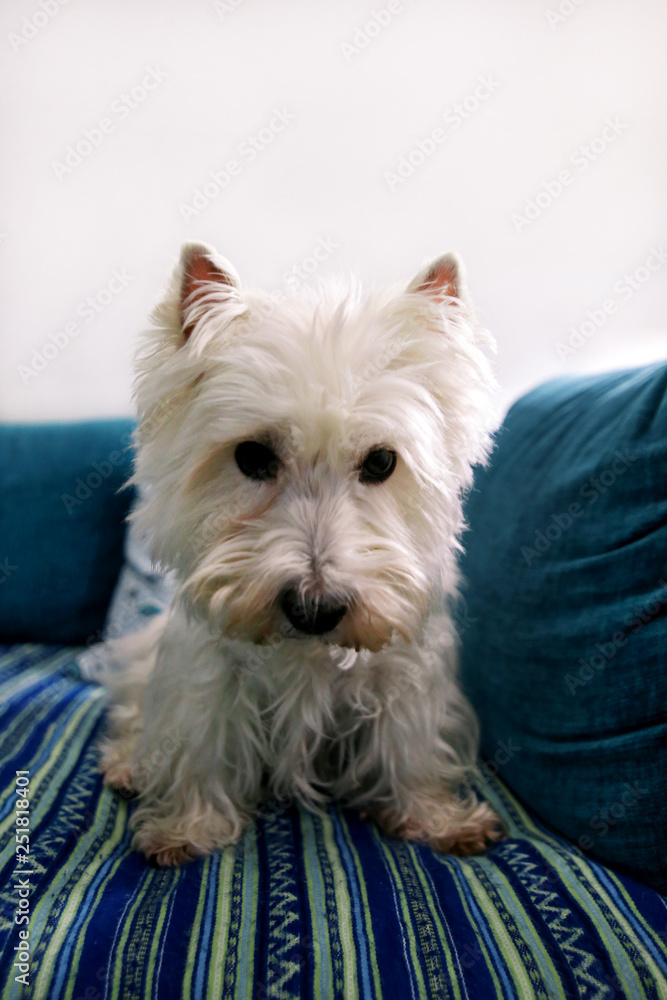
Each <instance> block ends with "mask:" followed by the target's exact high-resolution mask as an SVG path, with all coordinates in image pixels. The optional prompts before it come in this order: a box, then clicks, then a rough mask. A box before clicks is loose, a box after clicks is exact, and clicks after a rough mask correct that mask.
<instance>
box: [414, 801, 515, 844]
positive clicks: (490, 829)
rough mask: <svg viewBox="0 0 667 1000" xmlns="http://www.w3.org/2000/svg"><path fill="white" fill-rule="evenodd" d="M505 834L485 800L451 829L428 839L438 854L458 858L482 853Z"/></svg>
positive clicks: (499, 821) (498, 818) (497, 817)
mask: <svg viewBox="0 0 667 1000" xmlns="http://www.w3.org/2000/svg"><path fill="white" fill-rule="evenodd" d="M504 836H505V831H504V830H503V825H502V822H501V820H500V817H499V816H498V815H497V814H496V813H494V811H493V809H491V807H490V806H489V805H487V804H486V802H480V803H479V805H478V806H477V807H476V809H475V810H474V812H472V813H471V815H470V816H469V817H467V818H466V819H465V820H463V821H462V822H461V823H460V824H459V825H458V826H455V827H454V829H452V830H451V831H447V833H446V834H444V835H442V836H435V837H431V838H430V839H429V841H428V843H429V844H430V846H431V847H432V848H433V850H434V851H438V853H440V854H454V855H456V856H457V857H459V858H465V857H470V856H471V855H474V854H483V853H484V852H485V851H486V850H487V849H488V848H489V847H490V846H491V845H492V844H494V843H496V842H497V841H499V840H502V839H503V838H504Z"/></svg>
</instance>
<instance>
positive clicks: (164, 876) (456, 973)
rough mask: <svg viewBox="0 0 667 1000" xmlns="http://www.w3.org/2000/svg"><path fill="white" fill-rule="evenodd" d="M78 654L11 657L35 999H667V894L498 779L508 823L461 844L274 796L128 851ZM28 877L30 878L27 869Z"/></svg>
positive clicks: (2, 691)
mask: <svg viewBox="0 0 667 1000" xmlns="http://www.w3.org/2000/svg"><path fill="white" fill-rule="evenodd" d="M75 652H76V651H74V650H67V649H57V648H53V647H50V648H49V647H39V646H34V645H29V646H15V647H11V648H5V649H4V651H3V655H2V656H1V657H0V706H2V707H1V709H0V734H1V736H2V742H1V747H2V749H1V753H0V757H1V759H2V773H1V775H0V778H1V789H2V798H1V800H0V803H1V804H0V810H1V811H0V817H1V820H0V821H1V823H2V830H3V836H2V841H1V843H2V853H1V854H0V861H1V863H2V876H1V882H0V884H1V885H2V906H1V909H0V916H1V919H2V923H1V924H0V945H1V950H0V997H2V998H3V1000H4V998H9V997H19V996H29V997H31V998H34V1000H65V998H67V1000H80V998H86V1000H102V998H104V1000H112V998H128V1000H142V998H146V1000H148V998H159V1000H170V998H174V1000H181V998H205V997H209V998H212V1000H219V998H232V997H234V998H236V997H239V998H241V997H243V998H247V1000H251V998H252V1000H257V998H266V997H274V998H282V1000H291V998H295V1000H296V998H312V1000H352V998H355V997H360V998H364V1000H372V998H376V997H385V998H392V1000H393V998H395V1000H409V998H425V1000H432V998H438V1000H440V998H450V997H451V998H456V1000H459V998H461V1000H495V998H498V1000H531V998H540V1000H547V998H549V1000H550V998H565V997H573V998H580V1000H610V998H632V1000H641V998H644V997H651V998H660V997H662V998H664V997H667V946H666V942H667V905H666V904H665V901H664V900H663V899H661V898H660V897H659V896H658V895H657V894H656V893H654V892H652V891H651V890H649V889H646V888H643V887H642V886H640V885H638V884H637V883H635V882H633V881H631V880H630V879H626V878H623V877H618V876H616V875H613V874H611V873H610V872H608V871H606V870H605V869H604V868H603V867H601V866H599V865H597V864H595V863H592V862H590V861H588V860H586V859H585V858H584V857H582V856H581V854H580V853H579V852H577V851H576V850H574V849H572V847H570V846H568V845H567V844H566V843H565V842H564V841H563V840H561V839H559V838H558V837H555V836H553V835H551V834H549V833H547V832H546V831H545V830H544V829H543V828H542V827H541V826H540V825H539V824H538V823H536V822H535V821H534V820H533V819H532V818H531V816H530V815H529V814H528V813H527V812H526V811H525V810H524V809H523V808H522V807H521V806H520V805H518V803H517V802H516V801H515V800H514V799H513V798H512V797H511V795H509V794H508V792H507V791H505V789H504V788H503V786H502V784H501V783H500V782H499V781H498V780H497V779H489V781H488V784H487V785H486V786H485V789H484V792H485V795H486V796H487V798H488V799H489V800H490V801H491V802H492V803H493V804H494V805H495V806H496V808H497V809H498V810H499V811H500V812H501V814H502V815H503V817H504V818H505V820H506V822H507V825H508V828H509V837H508V839H507V840H506V841H505V842H504V843H502V844H500V845H498V846H497V847H496V848H495V849H494V850H493V851H492V852H491V853H490V854H489V855H488V856H487V857H483V858H478V859H470V860H458V859H453V858H444V857H441V856H439V855H436V854H434V853H433V852H432V851H431V850H429V849H428V848H425V847H416V846H411V845H406V844H403V843H400V842H398V841H395V840H391V839H389V838H386V837H384V836H382V835H381V834H380V833H379V832H378V830H377V829H376V827H375V826H374V825H372V824H370V823H364V822H362V821H361V820H360V819H359V817H358V815H356V814H354V813H352V812H348V811H344V810H340V809H338V808H335V807H331V808H330V809H329V810H328V812H326V813H325V814H324V815H322V816H313V815H311V814H309V813H307V812H303V811H300V810H297V809H296V808H294V807H288V808H285V807H284V805H285V804H282V806H281V807H278V808H276V809H275V811H274V810H272V809H271V808H265V810H264V814H263V816H262V817H261V818H260V820H259V822H258V823H257V825H256V826H255V827H253V828H252V829H250V830H249V831H248V832H247V833H246V835H245V836H244V838H243V840H242V841H241V842H240V843H239V844H238V845H237V846H236V847H232V848H228V849H227V850H225V851H224V852H221V853H218V854H216V855H214V856H212V857H210V858H207V859H201V860H199V861H197V862H194V863H193V864H191V865H188V866H186V867H184V868H182V869H178V870H173V869H168V870H159V869H155V868H152V867H150V866H149V865H148V864H147V863H146V862H145V861H144V860H143V859H142V858H141V857H140V856H139V855H137V854H135V853H131V852H130V850H129V842H130V831H129V829H128V825H127V820H128V814H129V811H130V810H131V808H132V806H131V804H128V803H127V802H126V801H124V800H122V799H120V798H118V797H117V796H115V795H113V794H112V793H111V792H110V791H108V790H103V789H102V785H101V778H100V775H99V774H98V773H97V766H96V765H97V755H96V751H95V743H96V740H97V739H98V737H99V734H100V727H101V719H102V712H103V702H104V694H103V691H102V690H101V689H100V688H99V687H96V686H94V685H89V684H84V683H82V682H81V681H80V679H79V675H78V671H77V670H76V667H75V666H74V660H73V656H74V653H75ZM17 769H18V770H22V771H29V780H30V785H29V788H30V792H31V799H30V802H31V804H30V807H29V812H30V838H31V839H30V846H31V853H30V856H29V862H30V871H31V872H32V873H33V874H31V875H30V876H29V879H28V881H29V883H30V887H31V895H30V897H29V902H30V924H29V931H30V938H29V944H30V950H31V955H32V959H31V972H30V986H29V988H27V989H26V990H25V991H24V992H23V993H20V992H19V988H18V986H17V984H16V983H15V982H14V975H15V974H16V970H14V969H13V968H12V963H13V962H14V961H15V960H16V952H15V951H14V948H15V946H16V945H17V944H18V943H19V940H18V928H17V926H15V925H14V924H13V923H12V921H13V915H14V911H15V909H16V907H17V902H18V898H17V890H16V889H15V888H14V886H15V885H16V884H17V879H18V878H21V877H22V876H21V875H20V874H18V875H16V874H15V872H16V869H17V868H19V869H20V867H21V866H18V865H17V863H16V859H15V844H14V838H13V820H14V812H13V810H14V800H15V798H16V795H15V793H14V780H15V774H16V770H17ZM23 877H24V878H25V876H23Z"/></svg>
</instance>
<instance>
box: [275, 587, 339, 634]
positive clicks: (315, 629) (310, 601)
mask: <svg viewBox="0 0 667 1000" xmlns="http://www.w3.org/2000/svg"><path fill="white" fill-rule="evenodd" d="M280 606H281V608H282V609H283V611H284V612H285V615H286V616H287V619H288V621H289V622H290V623H291V624H292V625H293V626H294V628H296V629H298V630H299V632H305V633H306V634H307V635H324V633H325V632H331V630H332V629H334V628H335V627H336V625H337V624H338V622H339V621H340V620H341V618H342V617H343V615H344V614H345V612H346V611H347V608H346V606H345V605H344V604H341V603H340V599H339V598H337V597H305V598H304V597H301V595H300V594H299V591H298V590H296V589H295V588H294V587H289V588H288V589H287V590H285V591H283V594H282V598H281V601H280Z"/></svg>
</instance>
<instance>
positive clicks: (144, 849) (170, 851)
mask: <svg viewBox="0 0 667 1000" xmlns="http://www.w3.org/2000/svg"><path fill="white" fill-rule="evenodd" d="M132 847H133V848H134V849H135V851H139V852H140V853H141V854H143V855H144V857H145V858H146V860H147V861H148V863H149V864H151V865H153V866H154V867H156V868H178V867H180V866H181V865H184V864H187V863H188V861H194V860H195V858H197V857H200V856H201V855H202V854H203V853H205V852H203V851H202V850H200V849H198V848H197V847H196V846H195V845H194V844H191V843H189V842H188V841H181V842H178V841H176V840H174V839H173V838H172V837H169V836H168V835H167V834H164V833H163V832H161V831H152V830H150V829H148V828H144V829H141V830H138V831H137V832H136V833H135V835H134V837H133V839H132Z"/></svg>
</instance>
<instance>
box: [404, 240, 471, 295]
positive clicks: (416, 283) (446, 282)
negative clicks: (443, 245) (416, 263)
mask: <svg viewBox="0 0 667 1000" xmlns="http://www.w3.org/2000/svg"><path fill="white" fill-rule="evenodd" d="M408 292H410V293H418V294H421V295H427V296H428V297H429V298H431V299H433V300H434V301H435V302H439V303H443V302H444V301H445V300H446V299H459V300H461V301H462V302H464V303H465V304H466V305H467V304H468V302H467V288H466V283H465V270H464V267H463V264H462V262H461V258H460V257H459V255H458V254H456V253H444V254H442V255H441V256H440V257H436V258H435V260H432V261H431V262H430V264H427V265H426V267H424V268H422V270H421V271H420V272H419V274H418V275H417V277H416V278H414V279H413V280H412V281H411V282H410V284H409V285H408Z"/></svg>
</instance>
